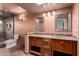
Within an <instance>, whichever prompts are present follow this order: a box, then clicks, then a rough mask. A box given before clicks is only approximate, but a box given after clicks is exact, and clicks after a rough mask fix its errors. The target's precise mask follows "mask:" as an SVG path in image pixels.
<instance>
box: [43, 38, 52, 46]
mask: <svg viewBox="0 0 79 59" xmlns="http://www.w3.org/2000/svg"><path fill="white" fill-rule="evenodd" d="M50 45H51V39H43V46H50Z"/></svg>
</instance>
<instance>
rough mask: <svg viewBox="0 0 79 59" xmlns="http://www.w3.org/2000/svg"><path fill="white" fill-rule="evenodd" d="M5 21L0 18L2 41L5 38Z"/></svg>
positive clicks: (0, 39) (0, 37)
mask: <svg viewBox="0 0 79 59" xmlns="http://www.w3.org/2000/svg"><path fill="white" fill-rule="evenodd" d="M4 33H5V31H4V21H3V20H2V18H0V42H2V41H4V40H5V34H4Z"/></svg>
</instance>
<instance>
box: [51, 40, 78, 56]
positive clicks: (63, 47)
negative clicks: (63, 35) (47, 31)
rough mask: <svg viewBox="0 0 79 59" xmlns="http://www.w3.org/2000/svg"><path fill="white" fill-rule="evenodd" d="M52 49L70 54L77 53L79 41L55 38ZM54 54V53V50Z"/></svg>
mask: <svg viewBox="0 0 79 59" xmlns="http://www.w3.org/2000/svg"><path fill="white" fill-rule="evenodd" d="M52 51H58V52H63V53H67V54H70V55H77V42H76V41H69V40H60V39H53V40H52ZM52 54H54V53H53V52H52Z"/></svg>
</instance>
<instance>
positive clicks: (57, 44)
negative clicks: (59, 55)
mask: <svg viewBox="0 0 79 59" xmlns="http://www.w3.org/2000/svg"><path fill="white" fill-rule="evenodd" d="M52 49H53V50H58V51H63V41H60V40H52Z"/></svg>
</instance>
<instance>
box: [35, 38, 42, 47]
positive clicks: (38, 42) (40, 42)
mask: <svg viewBox="0 0 79 59" xmlns="http://www.w3.org/2000/svg"><path fill="white" fill-rule="evenodd" d="M34 44H35V46H37V47H42V39H41V38H37V39H36V41H35V43H34Z"/></svg>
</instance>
